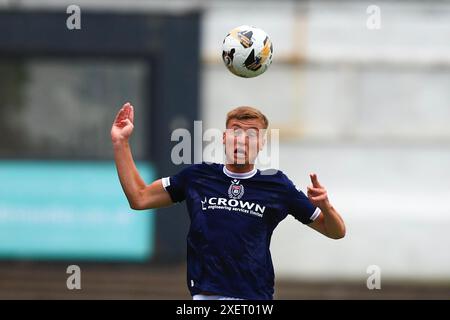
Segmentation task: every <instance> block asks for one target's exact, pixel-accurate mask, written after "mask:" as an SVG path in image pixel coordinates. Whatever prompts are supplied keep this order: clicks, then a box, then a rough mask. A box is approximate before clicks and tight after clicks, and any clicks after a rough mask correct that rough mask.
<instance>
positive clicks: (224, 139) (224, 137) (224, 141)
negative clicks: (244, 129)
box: [222, 129, 227, 145]
mask: <svg viewBox="0 0 450 320" xmlns="http://www.w3.org/2000/svg"><path fill="white" fill-rule="evenodd" d="M226 132H227V130H226V129H225V130H224V131H223V134H222V143H223V145H225V144H226V135H225V133H226Z"/></svg>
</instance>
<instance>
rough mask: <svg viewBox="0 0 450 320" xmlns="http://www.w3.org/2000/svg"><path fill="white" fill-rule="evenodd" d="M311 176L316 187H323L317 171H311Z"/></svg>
mask: <svg viewBox="0 0 450 320" xmlns="http://www.w3.org/2000/svg"><path fill="white" fill-rule="evenodd" d="M309 177H310V178H311V182H312V184H313V187H314V188H321V187H322V186H321V185H320V183H319V180H318V179H317V175H316V174H315V173H311V174H310V175H309Z"/></svg>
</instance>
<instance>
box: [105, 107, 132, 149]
mask: <svg viewBox="0 0 450 320" xmlns="http://www.w3.org/2000/svg"><path fill="white" fill-rule="evenodd" d="M133 121H134V110H133V106H132V105H131V104H130V103H129V102H127V103H125V104H124V105H123V106H122V108H121V109H120V110H119V112H118V113H117V115H116V118H115V119H114V122H113V125H112V128H111V139H112V141H113V143H115V142H120V141H126V140H128V138H129V137H130V136H131V133H132V132H133V128H134V125H133Z"/></svg>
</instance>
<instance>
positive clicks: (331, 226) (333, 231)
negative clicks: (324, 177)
mask: <svg viewBox="0 0 450 320" xmlns="http://www.w3.org/2000/svg"><path fill="white" fill-rule="evenodd" d="M310 178H311V182H312V186H308V198H309V200H310V201H311V203H312V204H313V205H315V206H316V207H318V208H319V209H320V211H321V213H320V215H319V216H318V217H317V218H316V220H314V222H312V223H310V224H308V226H309V227H311V228H313V229H314V230H316V231H318V232H320V233H322V234H323V235H325V236H327V237H329V238H332V239H341V238H343V237H344V236H345V223H344V220H343V219H342V217H341V216H340V215H339V213H338V212H337V211H336V209H335V208H334V207H333V206H332V205H331V203H330V201H329V200H328V194H327V190H326V189H325V188H324V187H323V186H322V185H321V184H320V183H319V180H318V179H317V175H316V174H315V173H313V174H310Z"/></svg>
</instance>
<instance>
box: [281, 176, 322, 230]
mask: <svg viewBox="0 0 450 320" xmlns="http://www.w3.org/2000/svg"><path fill="white" fill-rule="evenodd" d="M286 180H287V181H286V187H287V196H288V199H287V200H286V202H287V204H288V213H289V214H291V215H292V216H294V218H295V219H297V220H298V221H300V222H301V223H303V224H309V223H311V222H313V221H314V220H315V219H316V218H317V217H318V216H319V214H320V209H319V208H317V207H316V206H314V205H313V204H312V203H311V201H309V199H308V197H307V196H306V195H305V194H304V193H303V192H302V191H301V190H298V189H297V188H296V187H295V185H294V183H292V181H291V180H289V178H287V177H286Z"/></svg>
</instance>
